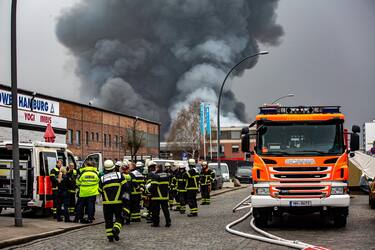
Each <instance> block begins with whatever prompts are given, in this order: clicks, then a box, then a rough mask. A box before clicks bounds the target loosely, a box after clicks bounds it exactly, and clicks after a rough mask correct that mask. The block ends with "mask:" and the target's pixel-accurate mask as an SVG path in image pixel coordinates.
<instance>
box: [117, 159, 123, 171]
mask: <svg viewBox="0 0 375 250" xmlns="http://www.w3.org/2000/svg"><path fill="white" fill-rule="evenodd" d="M122 165H123V162H122V161H116V163H115V171H116V172H120V169H121V167H122Z"/></svg>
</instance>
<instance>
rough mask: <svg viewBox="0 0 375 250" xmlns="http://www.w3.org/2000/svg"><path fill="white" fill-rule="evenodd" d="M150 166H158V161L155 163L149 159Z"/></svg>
mask: <svg viewBox="0 0 375 250" xmlns="http://www.w3.org/2000/svg"><path fill="white" fill-rule="evenodd" d="M149 166H156V163H155V162H154V161H149V162H148V167H149Z"/></svg>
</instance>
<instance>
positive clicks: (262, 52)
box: [217, 51, 268, 169]
mask: <svg viewBox="0 0 375 250" xmlns="http://www.w3.org/2000/svg"><path fill="white" fill-rule="evenodd" d="M267 54H268V51H260V52H258V53H256V54H253V55H251V56H248V57H245V58H244V59H242V60H241V61H240V62H238V63H237V64H236V65H234V66H233V67H232V68H231V69H230V70H229V72H228V74H227V75H226V76H225V78H224V81H223V83H222V84H221V88H220V93H219V98H218V101H217V164H218V168H219V169H220V104H221V95H222V94H223V89H224V85H225V82H226V80H227V79H228V77H229V76H230V74H231V73H232V71H233V70H234V69H235V68H237V67H238V66H239V65H240V64H242V63H243V62H245V61H247V60H249V59H250V58H253V57H257V56H260V55H267Z"/></svg>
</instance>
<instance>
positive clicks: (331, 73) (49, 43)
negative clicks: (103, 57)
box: [0, 0, 375, 125]
mask: <svg viewBox="0 0 375 250" xmlns="http://www.w3.org/2000/svg"><path fill="white" fill-rule="evenodd" d="M75 2H77V0H74V1H73V0H59V1H51V0H24V1H19V13H18V16H19V19H18V20H19V26H18V29H19V30H18V34H19V37H18V38H19V43H18V44H19V45H18V46H19V51H18V53H19V86H20V87H21V88H26V89H35V90H36V91H38V92H42V93H45V94H50V95H58V96H60V97H64V98H70V99H73V100H82V101H88V99H89V98H90V97H87V96H85V94H84V93H79V79H78V78H77V77H75V75H74V69H75V65H74V59H73V58H72V57H71V56H70V55H69V54H68V52H67V50H66V49H65V48H64V47H62V46H61V45H60V44H59V43H58V42H57V40H56V37H55V32H54V25H55V23H56V18H57V16H58V15H59V13H60V12H61V10H62V9H63V8H65V7H69V6H71V5H72V4H74V3H75ZM277 13H278V23H279V24H281V25H282V27H283V28H284V31H285V35H284V37H283V42H282V43H281V45H280V46H278V47H269V48H264V49H268V50H269V51H270V54H269V55H267V56H264V57H262V58H261V59H260V60H259V62H258V64H257V65H256V66H255V68H253V69H251V70H248V71H247V72H245V73H244V74H243V75H242V76H241V77H240V78H236V79H234V80H233V81H232V82H230V83H228V85H227V87H228V88H232V89H233V90H234V92H235V93H236V95H237V97H238V98H239V99H240V100H241V101H243V102H244V103H245V104H246V111H247V114H248V116H249V118H251V117H253V116H254V114H255V112H256V107H258V106H259V105H260V104H262V103H264V102H269V101H272V100H273V99H275V98H277V97H279V96H281V95H284V94H287V93H294V94H295V95H296V96H295V97H293V98H289V99H284V100H283V101H282V102H283V103H284V104H291V105H309V104H314V105H322V104H327V105H342V106H343V111H344V112H345V113H346V114H347V117H348V120H349V124H351V123H353V122H355V123H359V124H362V123H363V122H365V121H368V120H372V119H374V118H375V109H374V107H375V96H374V94H375V70H374V66H375V33H374V32H373V30H374V28H373V27H374V24H375V4H374V1H372V0H358V1H354V0H331V1H324V0H303V1H301V0H288V1H286V0H281V1H280V4H279V8H278V10H277ZM9 19H10V0H0V38H1V40H0V82H1V83H4V84H9V83H10V66H9V61H10V59H9ZM224 105H225V103H224ZM349 124H347V125H349Z"/></svg>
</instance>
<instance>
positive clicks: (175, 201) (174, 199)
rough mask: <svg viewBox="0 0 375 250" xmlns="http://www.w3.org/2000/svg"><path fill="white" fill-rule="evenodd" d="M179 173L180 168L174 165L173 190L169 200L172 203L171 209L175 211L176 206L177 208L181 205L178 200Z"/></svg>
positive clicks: (171, 189) (172, 171)
mask: <svg viewBox="0 0 375 250" xmlns="http://www.w3.org/2000/svg"><path fill="white" fill-rule="evenodd" d="M177 173H178V166H175V165H173V166H172V168H171V177H170V178H171V188H170V189H169V190H170V196H171V197H170V198H169V200H171V201H172V206H171V205H170V206H169V208H170V209H171V210H173V208H174V206H177V205H178V204H179V202H178V198H177V178H176V175H177Z"/></svg>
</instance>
